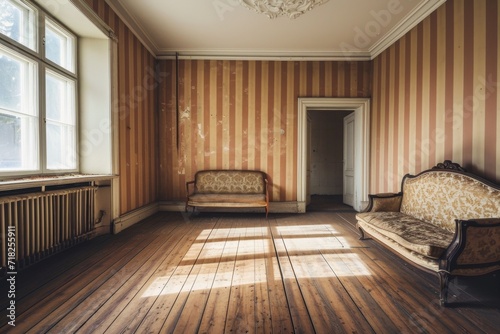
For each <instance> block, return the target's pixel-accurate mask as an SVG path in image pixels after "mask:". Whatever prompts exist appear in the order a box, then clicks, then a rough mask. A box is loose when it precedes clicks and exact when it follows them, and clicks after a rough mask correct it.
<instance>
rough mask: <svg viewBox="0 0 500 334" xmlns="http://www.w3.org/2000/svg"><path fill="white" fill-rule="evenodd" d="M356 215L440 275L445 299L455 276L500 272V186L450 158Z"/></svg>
mask: <svg viewBox="0 0 500 334" xmlns="http://www.w3.org/2000/svg"><path fill="white" fill-rule="evenodd" d="M369 200H370V201H369V204H368V207H367V209H366V210H365V211H364V212H362V213H358V214H357V215H356V218H357V226H358V228H359V230H360V233H361V239H364V238H365V234H368V235H369V236H371V237H372V238H373V239H375V240H377V241H379V242H381V243H382V244H383V245H385V246H387V247H388V248H390V249H391V250H393V251H394V252H396V253H397V254H398V255H400V256H401V257H402V258H404V259H406V260H408V261H409V262H410V263H411V264H414V265H416V266H418V267H420V268H422V269H425V270H428V271H431V272H435V273H438V275H439V280H440V302H441V304H442V305H446V303H447V292H448V283H449V279H450V278H451V277H454V276H475V275H483V274H488V273H491V272H494V271H497V270H500V187H499V186H498V185H496V184H493V183H491V182H488V181H486V180H484V179H482V178H480V177H478V176H475V175H473V174H470V173H467V172H466V171H465V169H464V168H462V167H461V166H460V165H458V164H456V163H452V162H451V161H449V160H447V161H445V162H444V163H441V164H438V165H437V166H436V167H434V168H432V169H430V170H426V171H423V172H421V173H420V174H418V175H416V176H413V175H409V174H408V175H406V176H404V178H403V180H402V185H401V192H400V193H398V194H378V195H370V196H369Z"/></svg>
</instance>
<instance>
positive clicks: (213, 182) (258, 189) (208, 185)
mask: <svg viewBox="0 0 500 334" xmlns="http://www.w3.org/2000/svg"><path fill="white" fill-rule="evenodd" d="M195 179H196V192H197V193H202V194H234V193H236V194H263V193H264V190H265V184H264V179H265V175H264V173H262V172H260V171H234V170H230V171H227V170H211V171H199V172H198V173H196V177H195Z"/></svg>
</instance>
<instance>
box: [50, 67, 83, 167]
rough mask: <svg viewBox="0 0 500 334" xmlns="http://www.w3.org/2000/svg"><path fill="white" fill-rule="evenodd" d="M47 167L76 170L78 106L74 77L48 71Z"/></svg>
mask: <svg viewBox="0 0 500 334" xmlns="http://www.w3.org/2000/svg"><path fill="white" fill-rule="evenodd" d="M45 101H46V128H45V129H46V145H47V157H46V161H47V169H51V170H60V169H76V160H77V159H76V108H75V83H74V81H73V80H71V79H68V78H66V77H63V76H61V75H58V74H56V73H54V72H51V71H47V72H46V97H45Z"/></svg>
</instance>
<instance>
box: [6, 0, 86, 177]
mask: <svg viewBox="0 0 500 334" xmlns="http://www.w3.org/2000/svg"><path fill="white" fill-rule="evenodd" d="M9 1H12V2H14V3H16V4H15V5H17V6H19V7H20V8H28V9H29V10H31V11H32V12H33V16H35V20H34V22H32V24H31V26H32V27H31V28H29V27H25V29H26V30H27V31H31V32H32V33H33V34H36V38H35V41H34V44H35V47H34V48H32V47H33V45H23V44H21V43H19V42H17V41H16V40H14V39H12V38H10V37H8V36H6V35H3V34H0V44H1V45H2V47H3V48H4V49H7V50H10V51H11V52H12V53H13V54H16V55H18V54H19V55H21V56H22V57H24V58H27V59H29V60H30V61H32V62H34V63H35V64H36V67H37V73H36V75H35V77H36V79H35V80H37V82H35V83H33V84H32V87H31V88H32V89H31V88H30V89H28V92H29V94H31V93H34V94H36V106H35V108H36V109H37V111H36V115H38V116H37V117H38V140H37V146H38V147H37V148H33V149H34V150H38V163H37V166H36V168H34V169H32V170H14V169H13V170H8V171H0V177H2V178H11V177H23V176H30V175H54V174H67V173H79V172H80V167H79V166H80V161H79V133H80V130H79V122H78V120H79V110H78V106H79V99H78V82H79V78H78V75H77V68H78V38H77V36H76V35H75V34H74V33H73V32H72V31H71V30H70V29H68V28H66V27H64V26H63V25H62V24H61V23H60V22H58V21H57V20H56V19H55V18H54V17H52V16H51V15H49V14H47V13H46V12H44V11H43V9H41V8H38V7H37V6H35V5H33V4H28V3H26V2H25V1H23V0H9ZM29 17H31V15H29ZM26 24H29V22H27V23H26ZM47 25H48V26H50V28H51V29H55V30H57V31H58V32H60V33H62V34H64V35H67V36H68V39H69V40H71V41H72V42H71V43H69V44H71V45H66V48H67V50H66V51H68V52H71V53H72V54H73V56H72V57H73V59H72V61H70V62H69V63H70V64H71V65H72V66H71V67H70V68H65V67H63V66H60V65H58V64H56V63H55V62H53V61H51V60H49V59H47V58H46V57H45V45H44V36H45V27H46V26H47ZM28 40H29V39H28ZM66 56H67V55H66ZM46 71H51V72H53V73H56V74H57V75H60V76H62V77H65V78H67V79H68V80H71V81H73V82H75V87H74V99H73V103H74V108H73V109H74V111H75V115H74V117H75V130H74V131H75V138H74V142H75V147H74V156H75V160H76V165H75V168H68V169H48V168H47V147H46V121H45V120H46V116H45V115H46V110H45V109H46V106H45V102H46V99H45V94H46V87H45V82H46V81H45V80H46V76H45V73H46ZM25 135H27V134H21V136H25ZM24 154H31V152H29V153H28V152H25V151H23V152H22V153H21V155H24Z"/></svg>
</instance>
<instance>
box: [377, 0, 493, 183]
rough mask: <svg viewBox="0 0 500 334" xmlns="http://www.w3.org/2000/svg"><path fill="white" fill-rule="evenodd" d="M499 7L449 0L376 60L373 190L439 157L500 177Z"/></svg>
mask: <svg viewBox="0 0 500 334" xmlns="http://www.w3.org/2000/svg"><path fill="white" fill-rule="evenodd" d="M499 10H500V6H499V4H498V1H497V0H474V1H473V0H448V1H447V2H446V3H445V4H444V5H443V6H441V7H440V8H439V9H438V10H437V11H435V12H434V13H433V14H431V15H430V16H429V17H428V18H426V19H425V20H424V21H423V22H421V23H420V24H419V25H418V26H416V27H415V28H414V29H413V30H411V31H410V32H409V33H408V34H406V35H405V36H404V37H402V38H401V39H400V40H398V41H397V42H396V43H395V44H394V45H392V46H391V47H390V48H389V49H387V50H386V51H384V52H383V53H382V54H381V55H379V56H378V57H377V58H376V59H374V61H373V99H372V112H373V114H372V127H371V129H372V137H371V164H372V169H371V175H370V179H371V181H370V192H386V191H398V190H399V189H400V181H401V178H402V177H403V175H404V174H406V173H418V172H419V171H421V170H424V169H427V168H430V167H432V166H434V165H435V164H436V163H438V162H442V161H443V160H444V159H451V160H453V161H454V162H458V163H460V164H461V165H462V166H464V167H466V168H468V169H469V170H470V171H472V172H475V173H478V174H480V175H483V176H485V177H486V178H488V179H490V180H493V181H496V182H499V181H500V143H499V139H500V138H499V135H498V133H499V132H500V117H499V115H500V114H499V110H500V108H499V106H500V104H499V103H500V100H499V91H498V89H497V86H498V78H499V71H500V66H499V62H500V50H499V47H500V44H499V42H498V38H499V36H500V34H499V30H500V26H499V17H500V12H499Z"/></svg>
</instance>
